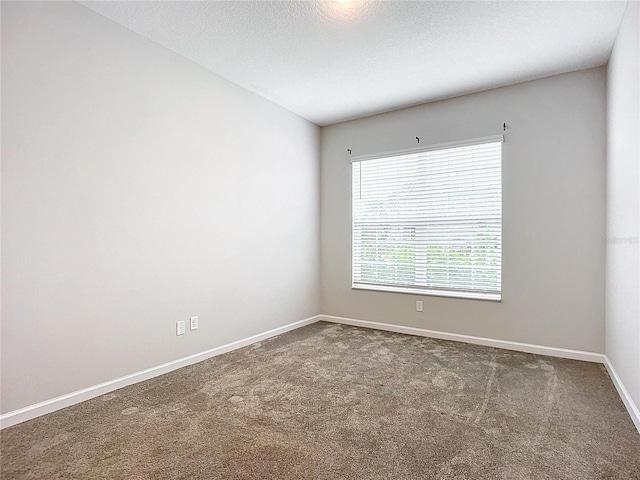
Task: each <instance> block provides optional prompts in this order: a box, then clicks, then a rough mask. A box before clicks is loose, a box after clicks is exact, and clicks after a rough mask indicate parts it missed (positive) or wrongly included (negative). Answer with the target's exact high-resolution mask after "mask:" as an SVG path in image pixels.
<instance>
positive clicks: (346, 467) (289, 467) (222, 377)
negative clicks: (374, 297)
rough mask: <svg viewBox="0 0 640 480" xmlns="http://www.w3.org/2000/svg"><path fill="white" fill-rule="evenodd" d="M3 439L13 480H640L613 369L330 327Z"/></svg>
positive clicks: (5, 468) (120, 394)
mask: <svg viewBox="0 0 640 480" xmlns="http://www.w3.org/2000/svg"><path fill="white" fill-rule="evenodd" d="M1 435H2V443H1V447H2V478H3V479H27V478H28V479H31V478H39V479H54V478H65V479H75V478H78V479H119V478H123V479H124V478H132V479H178V478H184V479H198V478H202V479H204V478H207V479H280V478H281V479H454V478H455V479H473V480H478V479H509V480H517V479H553V480H558V479H580V480H587V479H640V435H639V434H638V432H637V431H636V430H635V427H634V426H633V424H632V422H631V419H630V418H629V415H628V414H627V412H626V411H625V409H624V406H623V404H622V402H621V400H620V398H619V397H618V395H617V394H616V391H615V389H614V387H613V385H612V383H611V380H610V379H609V377H608V376H607V374H606V372H605V370H604V369H603V367H602V366H601V365H596V364H592V363H586V362H578V361H571V360H561V359H555V358H550V357H542V356H537V355H530V354H525V353H516V352H510V351H506V350H498V349H493V348H488V347H480V346H474V345H466V344H462V343H455V342H447V341H441V340H433V339H428V338H419V337H412V336H407V335H400V334H393V333H386V332H379V331H374V330H366V329H360V328H354V327H347V326H340V325H333V324H327V323H317V324H314V325H310V326H308V327H305V328H302V329H299V330H296V331H293V332H289V333H287V334H284V335H281V336H279V337H275V338H273V339H270V340H267V341H265V342H262V343H261V344H255V345H252V346H249V347H246V348H243V349H241V350H237V351H235V352H232V353H228V354H226V355H222V356H219V357H215V358H213V359H210V360H207V361H204V362H201V363H199V364H197V365H193V366H191V367H186V368H183V369H180V370H177V371H175V372H172V373H169V374H167V375H164V376H161V377H157V378H155V379H152V380H149V381H147V382H144V383H140V384H137V385H133V386H130V387H126V388H123V389H121V390H118V391H116V392H113V393H110V394H107V395H104V396H102V397H98V398H95V399H93V400H90V401H87V402H84V403H82V404H79V405H76V406H73V407H70V408H67V409H65V410H61V411H59V412H55V413H52V414H50V415H46V416H44V417H40V418H37V419H35V420H31V421H29V422H25V423H23V424H21V425H17V426H15V427H11V428H8V429H5V430H3V431H2V434H1Z"/></svg>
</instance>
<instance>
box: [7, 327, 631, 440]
mask: <svg viewBox="0 0 640 480" xmlns="http://www.w3.org/2000/svg"><path fill="white" fill-rule="evenodd" d="M317 321H326V322H331V323H341V324H344V325H353V326H356V327H364V328H372V329H376V330H386V331H389V332H396V333H404V334H407V335H416V336H420V337H430V338H439V339H442V340H453V341H456V342H464V343H472V344H475V345H485V346H488V347H496V348H503V349H506V350H515V351H519V352H526V353H536V354H539V355H549V356H553V357H561V358H569V359H573V360H583V361H587V362H596V363H604V364H605V366H606V368H607V371H608V372H609V375H610V376H611V380H612V381H613V384H614V385H615V387H616V389H617V390H618V393H619V395H620V397H621V398H622V401H623V402H624V404H625V406H626V408H627V410H628V411H629V414H630V416H631V419H632V420H633V422H634V424H635V426H636V428H637V429H638V431H639V432H640V411H639V410H638V407H637V406H636V405H635V403H634V401H633V400H632V398H631V396H630V395H629V393H628V392H627V390H626V388H625V387H624V385H623V383H622V381H621V380H620V377H619V376H618V374H617V373H616V371H615V369H614V368H613V366H612V365H611V363H610V361H609V359H608V358H607V357H606V356H605V355H603V354H600V353H592V352H583V351H579V350H569V349H565V348H557V347H546V346H541V345H531V344H528V343H520V342H509V341H505V340H496V339H492V338H484V337H474V336H470V335H461V334H457V333H447V332H439V331H435V330H426V329H422V328H415V327H404V326H400V325H392V324H388V323H378V322H370V321H366V320H356V319H353V318H345V317H335V316H331V315H316V316H314V317H309V318H306V319H304V320H300V321H298V322H294V323H290V324H288V325H284V326H282V327H278V328H274V329H273V330H269V331H267V332H263V333H259V334H257V335H253V336H251V337H248V338H244V339H242V340H237V341H235V342H232V343H228V344H226V345H222V346H220V347H216V348H212V349H210V350H205V351H204V352H200V353H196V354H193V355H189V356H187V357H184V358H180V359H178V360H174V361H172V362H168V363H163V364H162V365H158V366H155V367H151V368H148V369H146V370H141V371H139V372H135V373H132V374H130V375H125V376H124V377H120V378H116V379H114V380H110V381H108V382H104V383H101V384H99V385H94V386H91V387H87V388H84V389H82V390H78V391H75V392H71V393H68V394H66V395H62V396H60V397H56V398H52V399H50V400H45V401H44V402H40V403H37V404H34V405H30V406H28V407H24V408H21V409H18V410H14V411H12V412H8V413H5V414H3V415H0V429H2V428H7V427H10V426H12V425H17V424H18V423H22V422H25V421H27V420H31V419H33V418H36V417H39V416H41V415H45V414H47V413H51V412H55V411H56V410H60V409H62V408H66V407H69V406H71V405H75V404H77V403H80V402H84V401H85V400H89V399H91V398H94V397H98V396H100V395H104V394H105V393H109V392H112V391H114V390H117V389H119V388H122V387H126V386H128V385H132V384H134V383H138V382H142V381H145V380H149V379H151V378H154V377H157V376H159V375H163V374H165V373H169V372H171V371H173V370H177V369H178V368H182V367H186V366H188V365H193V364H194V363H198V362H201V361H203V360H206V359H208V358H211V357H215V356H217V355H221V354H223V353H227V352H231V351H233V350H237V349H239V348H242V347H246V346H247V345H251V344H253V343H256V342H259V341H262V340H266V339H267V338H271V337H274V336H276V335H280V334H282V333H285V332H288V331H291V330H295V329H297V328H300V327H304V326H305V325H310V324H312V323H315V322H317Z"/></svg>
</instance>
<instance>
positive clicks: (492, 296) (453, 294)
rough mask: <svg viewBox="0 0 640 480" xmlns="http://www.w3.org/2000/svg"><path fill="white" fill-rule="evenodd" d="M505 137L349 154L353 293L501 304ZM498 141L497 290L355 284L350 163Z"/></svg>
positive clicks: (352, 191) (352, 187)
mask: <svg viewBox="0 0 640 480" xmlns="http://www.w3.org/2000/svg"><path fill="white" fill-rule="evenodd" d="M504 141H505V140H504V136H503V135H493V136H487V137H479V138H472V139H465V140H461V141H454V142H446V143H438V144H431V145H425V146H421V147H415V148H410V149H403V150H394V151H386V152H380V153H375V154H367V155H352V156H351V162H350V163H351V165H350V167H351V173H350V181H351V184H350V190H351V199H350V200H351V289H352V290H366V291H376V292H385V293H404V294H412V295H421V296H436V297H447V298H458V299H472V300H485V301H493V302H501V301H502V293H503V291H502V290H503V289H502V270H503V257H504V256H503V248H502V244H503V230H504V229H503V223H504V222H503V220H504V219H503V197H504V189H503V182H502V180H503V175H502V172H503V164H504V149H503V144H504ZM498 142H500V143H501V145H500V257H499V260H500V267H499V272H500V282H499V291H497V292H479V291H478V292H474V291H467V290H456V289H450V288H437V287H424V288H421V287H415V288H414V287H405V286H398V285H391V284H386V285H385V284H381V283H375V284H367V283H365V282H358V283H357V282H356V281H355V278H354V275H355V269H356V265H355V255H354V253H355V252H354V246H355V242H354V225H355V224H354V178H353V175H354V169H353V164H354V163H359V162H363V161H367V160H379V159H383V158H391V157H399V156H403V155H412V154H420V153H425V152H429V151H436V150H447V149H452V148H457V147H465V146H474V145H482V144H486V143H498Z"/></svg>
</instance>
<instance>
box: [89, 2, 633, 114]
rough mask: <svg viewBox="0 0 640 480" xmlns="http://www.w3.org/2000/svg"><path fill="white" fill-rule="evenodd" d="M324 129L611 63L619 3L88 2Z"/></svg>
mask: <svg viewBox="0 0 640 480" xmlns="http://www.w3.org/2000/svg"><path fill="white" fill-rule="evenodd" d="M79 3H82V4H83V5H85V6H87V7H89V8H91V9H92V10H94V11H96V12H98V13H101V14H102V15H104V16H106V17H107V18H110V19H112V20H114V21H116V22H118V23H120V24H121V25H124V26H125V27H127V28H129V29H131V30H133V31H134V32H137V33H139V34H140V35H142V36H144V37H147V38H149V39H151V40H153V41H155V42H157V43H158V44H160V45H163V46H165V47H167V48H169V49H171V50H173V51H175V52H177V53H179V54H181V55H183V56H185V57H187V58H189V59H191V60H193V61H194V62H196V63H198V64H200V65H202V66H204V67H206V68H208V69H209V70H211V71H213V72H215V73H217V74H219V75H221V76H223V77H225V78H227V79H229V80H231V81H233V82H235V83H238V84H240V85H242V86H243V87H245V88H247V89H249V90H252V91H254V92H255V93H257V94H259V95H262V96H263V97H266V98H268V99H269V100H271V101H273V102H275V103H278V104H280V105H282V106H283V107H285V108H287V109H289V110H292V111H293V112H295V113H297V114H299V115H301V116H302V117H305V118H307V119H309V120H311V121H312V122H314V123H317V124H318V125H328V124H331V123H336V122H339V121H343V120H348V119H352V118H357V117H362V116H365V115H370V114H373V113H379V112H383V111H388V110H392V109H396V108H399V107H404V106H408V105H415V104H418V103H423V102H427V101H432V100H437V99H442V98H447V97H452V96H457V95H462V94H466V93H471V92H476V91H480V90H485V89H488V88H493V87H497V86H502V85H508V84H512V83H517V82H522V81H526V80H532V79H534V78H541V77H544V76H548V75H553V74H558V73H563V72H568V71H573V70H579V69H583V68H590V67H595V66H599V65H603V64H605V63H606V62H607V60H608V58H609V54H610V52H611V48H612V46H613V43H614V40H615V36H616V33H617V30H618V26H619V24H620V20H621V18H622V14H623V12H624V8H625V2H616V1H604V2H598V1H586V2H575V1H570V2H567V1H548V2H545V1H534V2H528V1H501V2H495V1H444V2H443V1H420V2H411V1H382V2H380V1H365V0H351V1H335V0H328V1H291V2H274V1H265V2H262V1H261V2H258V1H250V2H241V1H231V2H224V1H213V2H169V1H157V2H130V1H105V2H91V1H80V2H79Z"/></svg>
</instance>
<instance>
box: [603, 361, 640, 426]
mask: <svg viewBox="0 0 640 480" xmlns="http://www.w3.org/2000/svg"><path fill="white" fill-rule="evenodd" d="M604 358H605V361H604V366H605V367H607V372H609V376H610V377H611V381H612V382H613V384H614V385H615V387H616V390H618V395H620V398H621V399H622V403H624V406H625V407H627V411H628V412H629V415H630V416H631V420H633V423H634V424H635V426H636V428H637V429H638V433H640V409H638V406H637V405H636V404H635V402H634V401H633V399H632V398H631V395H629V392H628V391H627V389H626V388H625V386H624V384H623V383H622V380H621V379H620V377H619V376H618V373H617V372H616V369H615V368H613V365H612V364H611V361H610V360H609V357H607V356H605V357H604Z"/></svg>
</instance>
